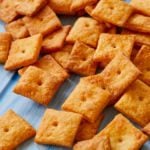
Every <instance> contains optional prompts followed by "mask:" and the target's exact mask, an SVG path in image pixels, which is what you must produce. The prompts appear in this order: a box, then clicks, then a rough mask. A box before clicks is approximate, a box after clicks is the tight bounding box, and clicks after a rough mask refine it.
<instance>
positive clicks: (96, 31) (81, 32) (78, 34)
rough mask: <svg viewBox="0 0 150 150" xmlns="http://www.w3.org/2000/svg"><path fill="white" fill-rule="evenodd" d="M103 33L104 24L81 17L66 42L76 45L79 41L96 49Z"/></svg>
mask: <svg viewBox="0 0 150 150" xmlns="http://www.w3.org/2000/svg"><path fill="white" fill-rule="evenodd" d="M103 31H104V25H103V24H99V22H97V21H96V20H94V19H92V18H89V17H80V18H79V19H78V20H77V21H76V22H75V24H74V26H73V27H72V29H71V31H70V32H69V35H68V36H67V39H66V41H67V42H69V43H74V42H75V41H76V40H79V41H81V42H84V43H85V44H87V45H90V46H92V47H96V46H97V42H98V38H99V35H100V33H102V32H103Z"/></svg>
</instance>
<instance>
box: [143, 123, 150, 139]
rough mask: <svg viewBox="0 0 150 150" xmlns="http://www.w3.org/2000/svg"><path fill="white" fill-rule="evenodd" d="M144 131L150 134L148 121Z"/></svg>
mask: <svg viewBox="0 0 150 150" xmlns="http://www.w3.org/2000/svg"><path fill="white" fill-rule="evenodd" d="M142 131H143V132H145V133H146V134H148V135H149V136H150V123H148V124H147V125H146V126H145V127H144V128H143V129H142Z"/></svg>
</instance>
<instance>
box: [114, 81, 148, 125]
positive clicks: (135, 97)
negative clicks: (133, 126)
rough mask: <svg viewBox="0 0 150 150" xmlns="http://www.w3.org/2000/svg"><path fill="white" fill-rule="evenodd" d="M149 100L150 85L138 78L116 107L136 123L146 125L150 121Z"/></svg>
mask: <svg viewBox="0 0 150 150" xmlns="http://www.w3.org/2000/svg"><path fill="white" fill-rule="evenodd" d="M149 102H150V87H149V86H148V85H146V84H145V83H143V82H142V81H140V80H136V81H135V82H134V83H133V84H132V85H130V87H129V88H128V89H127V91H126V92H125V93H124V94H123V95H122V97H121V98H120V100H119V101H118V102H117V103H116V104H115V108H116V109H117V110H118V111H120V112H122V113H123V114H125V115H126V116H128V117H129V118H131V119H132V120H133V121H135V122H136V123H138V124H140V125H141V126H145V125H146V124H148V123H149V122H150V115H149V114H150V105H149Z"/></svg>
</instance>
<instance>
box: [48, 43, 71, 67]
mask: <svg viewBox="0 0 150 150" xmlns="http://www.w3.org/2000/svg"><path fill="white" fill-rule="evenodd" d="M72 47H73V45H71V44H65V45H64V47H63V48H62V49H61V50H60V51H58V52H53V53H51V55H52V56H53V58H54V59H55V60H56V61H57V62H58V63H59V64H60V65H61V66H62V67H63V68H65V69H67V63H68V59H69V56H70V53H71V51H72Z"/></svg>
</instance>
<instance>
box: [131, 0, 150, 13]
mask: <svg viewBox="0 0 150 150" xmlns="http://www.w3.org/2000/svg"><path fill="white" fill-rule="evenodd" d="M130 5H131V6H133V7H134V9H136V10H137V11H139V12H141V13H143V14H145V15H147V16H150V1H149V0H144V1H141V0H131V2H130Z"/></svg>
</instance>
